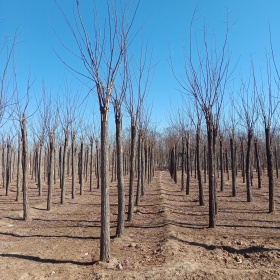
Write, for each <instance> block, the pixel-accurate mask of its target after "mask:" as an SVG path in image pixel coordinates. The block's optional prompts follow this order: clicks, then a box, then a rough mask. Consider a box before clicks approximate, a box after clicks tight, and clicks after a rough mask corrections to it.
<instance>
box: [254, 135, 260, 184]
mask: <svg viewBox="0 0 280 280" xmlns="http://www.w3.org/2000/svg"><path fill="white" fill-rule="evenodd" d="M254 146H255V155H256V161H257V162H256V163H257V175H258V188H259V189H261V187H262V170H261V166H260V157H259V149H258V142H257V139H256V140H255V143H254Z"/></svg>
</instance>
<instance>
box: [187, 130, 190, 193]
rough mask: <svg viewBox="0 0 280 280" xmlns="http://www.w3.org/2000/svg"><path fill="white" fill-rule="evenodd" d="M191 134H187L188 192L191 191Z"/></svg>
mask: <svg viewBox="0 0 280 280" xmlns="http://www.w3.org/2000/svg"><path fill="white" fill-rule="evenodd" d="M190 161H191V160H190V134H189V133H188V135H187V142H186V167H187V183H186V194H187V195H188V194H189V193H190V178H191V174H190Z"/></svg>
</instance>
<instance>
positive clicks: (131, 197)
mask: <svg viewBox="0 0 280 280" xmlns="http://www.w3.org/2000/svg"><path fill="white" fill-rule="evenodd" d="M135 149H136V125H135V124H132V125H131V145H130V174H129V204H128V218H127V220H128V221H129V222H130V221H132V216H133V207H134V172H135V167H134V161H135Z"/></svg>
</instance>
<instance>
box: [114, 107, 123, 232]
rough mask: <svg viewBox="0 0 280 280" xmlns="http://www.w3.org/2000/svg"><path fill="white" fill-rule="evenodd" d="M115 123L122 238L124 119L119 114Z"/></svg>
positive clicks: (119, 219) (119, 216) (119, 230)
mask: <svg viewBox="0 0 280 280" xmlns="http://www.w3.org/2000/svg"><path fill="white" fill-rule="evenodd" d="M116 113H117V112H116ZM116 113H115V114H116ZM115 122H116V157H117V159H116V160H117V162H116V165H117V180H118V221H117V231H116V235H117V236H118V237H120V236H121V235H122V233H123V230H124V222H125V192H124V174H123V145H122V119H121V117H120V116H119V113H118V114H117V115H116V116H115Z"/></svg>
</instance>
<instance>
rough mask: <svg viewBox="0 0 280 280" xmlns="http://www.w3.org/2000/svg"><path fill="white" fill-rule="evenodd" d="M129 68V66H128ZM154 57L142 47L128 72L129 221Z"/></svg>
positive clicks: (126, 102) (126, 103) (132, 206)
mask: <svg viewBox="0 0 280 280" xmlns="http://www.w3.org/2000/svg"><path fill="white" fill-rule="evenodd" d="M127 68H129V65H127ZM151 71H152V57H150V59H149V57H148V53H147V47H146V48H144V47H143V46H142V48H141V53H140V58H139V63H138V64H137V63H135V64H134V67H132V68H131V67H130V68H129V69H128V71H127V79H128V92H127V94H126V96H125V105H126V110H127V112H128V114H129V117H130V129H131V130H130V133H131V142H130V172H129V203H128V218H127V219H128V221H132V216H133V208H134V204H135V202H134V179H135V158H136V139H137V128H138V127H139V118H140V114H141V111H142V110H143V104H144V100H145V97H146V95H147V93H148V91H149V88H150V83H151V79H152V74H151Z"/></svg>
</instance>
